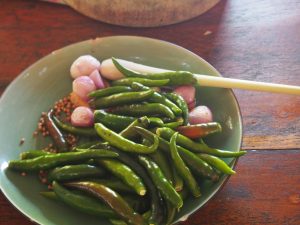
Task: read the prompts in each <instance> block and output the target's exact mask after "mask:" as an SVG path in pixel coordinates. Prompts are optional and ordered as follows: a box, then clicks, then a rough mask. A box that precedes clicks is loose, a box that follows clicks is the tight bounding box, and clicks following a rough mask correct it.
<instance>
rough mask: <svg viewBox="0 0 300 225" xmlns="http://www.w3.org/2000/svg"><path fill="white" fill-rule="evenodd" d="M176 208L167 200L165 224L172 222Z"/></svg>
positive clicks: (168, 224)
mask: <svg viewBox="0 0 300 225" xmlns="http://www.w3.org/2000/svg"><path fill="white" fill-rule="evenodd" d="M176 211H177V210H176V208H175V207H174V206H172V205H171V204H170V203H169V202H167V221H166V225H170V224H172V221H173V220H174V217H175V215H176Z"/></svg>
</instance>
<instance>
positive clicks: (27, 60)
mask: <svg viewBox="0 0 300 225" xmlns="http://www.w3.org/2000/svg"><path fill="white" fill-rule="evenodd" d="M111 35H140V36H147V37H152V38H157V39H162V40H166V41H169V42H173V43H175V44H178V45H181V46H183V47H185V48H187V49H189V50H191V51H193V52H195V53H196V54H198V55H200V56H201V57H203V58H204V59H206V60H207V61H209V62H210V63H211V64H212V65H214V66H215V67H216V68H217V69H218V70H219V71H220V72H221V73H222V74H223V75H224V76H226V77H232V78H242V79H249V80H257V81H267V82H277V83H285V84H293V85H300V2H299V1H295V0H286V1H281V0H265V1H259V0H254V1H247V0H231V1H226V0H224V1H221V3H219V4H218V5H217V6H216V7H214V8H213V9H211V10H210V11H208V12H207V13H206V14H204V15H202V16H199V17H197V18H195V19H193V20H190V21H187V22H183V23H180V24H177V25H172V26H166V27H159V28H150V29H136V28H126V27H119V26H112V25H108V24H104V23H101V22H97V21H94V20H91V19H89V18H86V17H84V16H82V15H80V14H78V13H76V12H75V11H73V10H71V9H70V8H68V7H66V6H62V5H55V4H50V3H44V2H39V1H29V0H24V1H21V0H15V1H10V0H2V1H1V2H0V94H1V93H2V92H3V91H4V89H5V88H6V87H7V86H8V84H9V83H10V82H11V81H12V80H13V79H14V78H15V77H16V76H17V75H18V74H19V73H20V72H21V71H22V70H24V69H25V68H26V67H28V66H29V65H30V64H32V63H33V62H35V61H36V60H38V59H39V58H41V57H42V56H44V55H47V54H49V53H50V52H51V51H53V50H55V49H58V48H61V47H63V46H65V45H68V44H70V43H74V42H78V41H82V40H86V39H90V38H95V37H102V36H111ZM235 94H236V96H237V98H238V101H239V103H240V106H241V111H242V115H243V124H244V139H243V148H244V149H247V150H248V154H247V155H246V156H245V157H242V158H241V159H240V160H239V162H238V165H237V167H236V170H237V175H235V176H232V177H231V178H230V180H229V182H228V183H227V184H226V185H225V187H224V188H223V189H222V190H221V191H220V192H219V193H218V194H217V195H216V196H215V198H214V199H213V200H211V201H210V202H209V203H208V204H207V205H206V206H205V207H203V208H202V209H201V210H199V211H198V212H197V213H195V214H194V215H192V216H191V217H190V218H189V219H188V220H187V221H186V222H184V223H183V224H186V225H188V224H189V225H193V224H194V225H196V224H197V225H199V224H280V225H281V224H300V97H297V96H288V95H279V94H270V93H258V92H251V91H243V90H235ZM0 224H3V225H4V224H6V225H18V224H22V225H29V224H33V223H32V222H30V221H29V220H28V219H27V218H25V217H24V216H23V215H22V214H21V213H20V212H18V211H17V210H16V209H15V208H14V207H13V206H12V205H11V204H10V203H9V202H8V201H7V200H6V199H5V197H4V196H3V195H2V194H0Z"/></svg>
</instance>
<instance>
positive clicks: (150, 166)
mask: <svg viewBox="0 0 300 225" xmlns="http://www.w3.org/2000/svg"><path fill="white" fill-rule="evenodd" d="M138 158H139V162H140V163H141V164H142V165H143V166H144V168H145V169H146V170H147V172H148V174H149V176H150V177H151V178H152V181H153V182H154V184H155V185H156V187H157V188H158V190H159V191H160V193H161V194H162V196H163V197H164V198H165V199H166V200H167V201H168V202H170V203H171V204H172V205H173V206H174V207H176V208H178V209H179V208H181V207H182V205H183V201H182V199H181V197H180V195H179V194H178V193H177V192H176V190H175V189H174V188H173V186H172V185H171V183H170V182H169V181H168V180H167V179H166V177H165V176H164V174H163V173H162V172H161V170H160V168H159V167H158V166H157V164H156V163H155V162H153V161H152V160H151V159H149V158H148V157H146V156H142V155H139V156H138Z"/></svg>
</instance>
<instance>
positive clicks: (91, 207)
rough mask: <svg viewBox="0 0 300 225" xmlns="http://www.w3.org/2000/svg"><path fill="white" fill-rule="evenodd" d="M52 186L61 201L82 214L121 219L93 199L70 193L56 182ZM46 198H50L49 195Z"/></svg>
mask: <svg viewBox="0 0 300 225" xmlns="http://www.w3.org/2000/svg"><path fill="white" fill-rule="evenodd" d="M52 186H53V191H54V193H55V195H56V196H57V198H58V199H59V200H61V201H62V202H64V203H65V204H67V205H69V206H71V207H73V208H75V209H77V210H79V211H81V212H84V213H87V214H90V215H96V216H101V217H105V218H118V217H119V216H118V215H117V214H116V213H115V212H114V211H113V210H112V209H110V208H109V207H108V206H106V205H105V204H103V203H102V202H101V201H99V200H97V199H95V198H93V197H89V196H86V195H83V194H79V193H74V192H72V191H69V190H68V189H66V188H64V187H63V186H61V185H60V184H58V183H57V182H55V181H54V182H53V185H52ZM43 195H44V194H43ZM44 196H45V195H44ZM46 196H47V197H48V196H49V194H46Z"/></svg>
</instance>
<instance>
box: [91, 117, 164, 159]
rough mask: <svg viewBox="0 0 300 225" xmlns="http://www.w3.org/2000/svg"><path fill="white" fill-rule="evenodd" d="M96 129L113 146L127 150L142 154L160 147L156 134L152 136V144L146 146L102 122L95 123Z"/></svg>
mask: <svg viewBox="0 0 300 225" xmlns="http://www.w3.org/2000/svg"><path fill="white" fill-rule="evenodd" d="M95 129H96V131H97V133H98V135H99V136H100V137H101V138H103V139H104V140H105V141H107V142H109V143H110V144H111V145H112V146H114V147H116V148H119V149H121V150H123V151H126V152H133V153H140V154H150V153H153V152H155V151H156V149H157V147H158V142H159V141H158V138H157V137H156V135H152V137H150V138H151V139H152V141H153V144H152V145H151V146H145V145H142V144H138V143H135V142H133V141H131V140H128V139H126V138H124V137H122V136H121V135H119V134H117V133H115V132H114V131H112V130H110V129H108V128H107V127H105V126H104V125H103V124H101V123H96V124H95Z"/></svg>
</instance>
